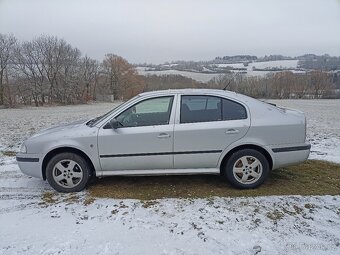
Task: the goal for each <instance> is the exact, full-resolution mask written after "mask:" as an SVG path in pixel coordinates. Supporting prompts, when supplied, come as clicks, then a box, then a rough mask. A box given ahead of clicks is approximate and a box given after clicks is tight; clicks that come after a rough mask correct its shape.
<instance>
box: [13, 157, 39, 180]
mask: <svg viewBox="0 0 340 255" xmlns="http://www.w3.org/2000/svg"><path fill="white" fill-rule="evenodd" d="M16 160H17V162H18V166H19V168H20V170H21V172H23V173H24V174H26V175H29V176H32V177H37V178H41V179H43V175H42V167H41V166H42V160H43V157H42V155H41V154H25V153H18V154H17V155H16Z"/></svg>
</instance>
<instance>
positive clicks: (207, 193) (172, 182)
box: [88, 160, 340, 206]
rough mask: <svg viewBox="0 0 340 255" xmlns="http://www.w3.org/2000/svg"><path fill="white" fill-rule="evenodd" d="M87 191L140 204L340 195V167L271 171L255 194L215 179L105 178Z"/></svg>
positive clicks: (308, 165) (315, 164) (319, 164)
mask: <svg viewBox="0 0 340 255" xmlns="http://www.w3.org/2000/svg"><path fill="white" fill-rule="evenodd" d="M88 190H89V194H90V196H92V197H103V198H119V199H125V198H131V199H141V200H152V199H158V198H207V197H212V196H219V197H238V196H269V195H339V194H340V165H336V164H333V163H329V162H325V161H317V160H308V161H306V162H305V163H303V164H300V165H297V166H292V167H287V168H282V169H277V170H274V171H272V172H271V173H270V175H269V178H268V180H267V181H266V182H265V183H264V184H263V185H262V186H261V187H259V188H257V189H252V190H239V189H235V188H233V187H231V186H230V184H229V183H227V182H226V181H224V180H223V179H222V178H220V177H219V176H215V175H194V176H146V177H117V176H116V177H106V178H103V179H100V180H97V181H96V182H94V183H93V184H92V185H91V186H90V187H89V189H88ZM147 206H149V205H147Z"/></svg>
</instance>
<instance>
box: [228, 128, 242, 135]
mask: <svg viewBox="0 0 340 255" xmlns="http://www.w3.org/2000/svg"><path fill="white" fill-rule="evenodd" d="M225 133H226V134H227V135H231V134H238V133H240V130H238V129H233V128H231V129H228V130H227V131H225Z"/></svg>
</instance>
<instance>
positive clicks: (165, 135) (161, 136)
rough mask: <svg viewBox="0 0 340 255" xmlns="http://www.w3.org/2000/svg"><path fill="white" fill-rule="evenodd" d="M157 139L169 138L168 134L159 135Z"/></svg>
mask: <svg viewBox="0 0 340 255" xmlns="http://www.w3.org/2000/svg"><path fill="white" fill-rule="evenodd" d="M157 137H158V138H170V135H169V134H168V133H160V134H159V135H158V136H157Z"/></svg>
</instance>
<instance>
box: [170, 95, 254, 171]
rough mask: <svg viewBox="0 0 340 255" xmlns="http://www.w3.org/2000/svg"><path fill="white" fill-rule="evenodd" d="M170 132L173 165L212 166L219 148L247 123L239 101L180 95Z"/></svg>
mask: <svg viewBox="0 0 340 255" xmlns="http://www.w3.org/2000/svg"><path fill="white" fill-rule="evenodd" d="M177 109H178V110H177V112H176V116H179V118H176V124H175V132H174V167H175V168H215V167H217V164H218V160H219V157H220V155H221V153H222V151H223V150H224V149H225V148H226V147H227V146H228V145H230V144H231V143H233V142H235V141H237V140H238V139H240V138H242V137H243V136H244V135H245V134H246V133H247V131H248V129H249V126H250V118H249V114H248V112H247V110H246V107H245V106H243V105H242V104H241V103H238V102H235V101H232V100H228V99H224V98H221V97H218V96H210V95H181V98H180V100H178V106H177Z"/></svg>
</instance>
